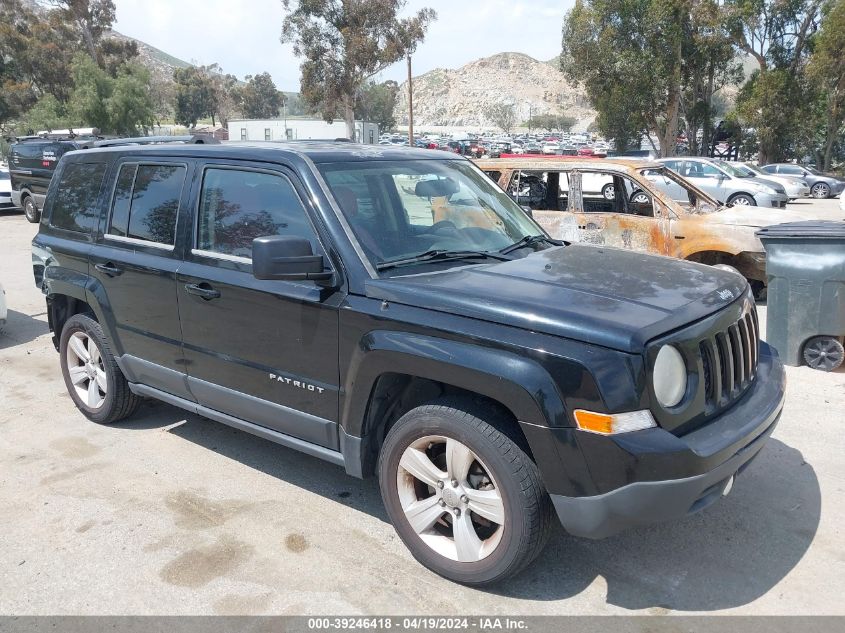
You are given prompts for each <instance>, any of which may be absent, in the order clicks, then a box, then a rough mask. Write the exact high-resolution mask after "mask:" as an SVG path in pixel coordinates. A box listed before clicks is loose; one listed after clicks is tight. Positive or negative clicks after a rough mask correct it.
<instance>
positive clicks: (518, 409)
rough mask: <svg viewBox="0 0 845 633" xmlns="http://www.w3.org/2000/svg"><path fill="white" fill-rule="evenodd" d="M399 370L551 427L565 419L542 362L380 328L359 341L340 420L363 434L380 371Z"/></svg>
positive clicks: (348, 430) (349, 429)
mask: <svg viewBox="0 0 845 633" xmlns="http://www.w3.org/2000/svg"><path fill="white" fill-rule="evenodd" d="M385 373H398V374H406V375H409V376H415V377H418V378H427V379H430V380H434V381H437V382H441V383H445V384H448V385H451V386H454V387H459V388H461V389H466V390H467V391H471V392H473V393H478V394H481V395H483V396H486V397H488V398H490V399H491V400H495V401H496V402H499V403H500V404H502V405H504V406H505V407H507V408H508V409H509V410H510V411H511V412H512V413H513V414H514V416H516V418H517V419H518V420H519V421H520V422H526V423H528V424H534V425H540V426H547V425H548V424H549V422H548V421H549V420H563V419H565V409H564V404H563V398H562V397H561V394H560V393H559V391H558V389H557V385H556V384H555V382H554V381H553V380H552V378H551V376H549V374H548V372H546V371H545V370H544V369H543V368H542V367H541V366H540V365H539V364H537V363H536V362H534V361H532V360H531V359H528V358H524V357H521V356H518V355H516V354H514V353H511V352H508V351H505V350H500V349H492V348H485V347H479V346H477V345H471V344H468V343H461V342H457V341H450V340H446V339H441V338H435V337H430V336H425V335H422V334H411V333H407V332H395V331H383V330H375V331H371V332H368V333H367V334H366V335H365V336H364V337H363V338H362V339H361V341H360V343H359V345H358V346H357V348H356V349H355V351H354V353H353V355H352V357H351V359H350V366H349V371H348V372H347V378H346V384H345V385H344V392H345V394H346V398H345V402H344V407H343V412H342V414H341V425H342V426H343V428H344V430H345V432H346V433H347V434H349V435H353V436H358V437H361V436H362V435H363V434H364V431H365V430H364V429H363V428H362V427H363V424H364V420H365V417H366V409H367V405H368V402H369V399H370V394H371V393H372V390H373V387H374V386H375V384H376V381H377V380H378V378H379V376H381V375H382V374H385Z"/></svg>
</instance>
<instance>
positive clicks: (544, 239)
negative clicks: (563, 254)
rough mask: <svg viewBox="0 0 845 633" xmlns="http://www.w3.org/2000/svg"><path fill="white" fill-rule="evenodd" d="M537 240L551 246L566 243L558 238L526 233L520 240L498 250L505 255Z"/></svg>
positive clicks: (535, 242) (536, 242)
mask: <svg viewBox="0 0 845 633" xmlns="http://www.w3.org/2000/svg"><path fill="white" fill-rule="evenodd" d="M539 242H546V243H547V244H551V245H552V246H564V245H565V244H566V242H562V241H560V240H554V239H552V238H550V237H546V236H545V235H526V236H525V237H523V238H522V239H521V240H518V241H516V242H514V243H513V244H511V245H510V246H506V247H505V248H503V249H501V250H500V251H499V252H500V253H501V254H502V255H507V254H508V253H513V252H514V251H518V250H519V249H520V248H525V247H526V246H532V245H534V244H538V243H539Z"/></svg>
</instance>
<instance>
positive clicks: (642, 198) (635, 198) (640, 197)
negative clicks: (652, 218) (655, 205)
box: [630, 191, 651, 204]
mask: <svg viewBox="0 0 845 633" xmlns="http://www.w3.org/2000/svg"><path fill="white" fill-rule="evenodd" d="M630 202H632V203H633V204H648V203H650V202H651V198H650V197H649V195H648V194H647V193H646V192H645V191H635V192H634V193H632V194H631V200H630Z"/></svg>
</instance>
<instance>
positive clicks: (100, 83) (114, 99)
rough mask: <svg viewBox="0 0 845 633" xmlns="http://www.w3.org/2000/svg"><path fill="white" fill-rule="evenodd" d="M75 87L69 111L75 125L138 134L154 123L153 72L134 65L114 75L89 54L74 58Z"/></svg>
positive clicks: (104, 131)
mask: <svg viewBox="0 0 845 633" xmlns="http://www.w3.org/2000/svg"><path fill="white" fill-rule="evenodd" d="M73 79H74V88H73V92H72V93H71V96H70V101H69V104H68V111H69V115H70V118H71V122H72V126H73V127H96V128H99V129H100V131H101V132H102V133H104V134H117V135H130V136H134V135H137V134H139V133H140V132H141V131H142V130H146V129H147V128H149V127H151V126H152V124H153V103H152V98H151V97H150V74H149V71H147V70H146V69H145V68H142V67H141V66H138V65H135V64H124V65H123V66H121V68H120V70H119V73H118V75H117V77H111V76H110V75H109V74H108V73H107V72H106V71H105V70H103V69H102V68H100V67H99V66H98V65H97V63H96V62H95V61H94V60H93V59H92V58H90V57H88V55H86V54H84V53H80V54H79V55H77V56H76V57H75V58H74V60H73Z"/></svg>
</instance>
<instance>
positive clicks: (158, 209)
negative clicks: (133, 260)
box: [108, 163, 187, 246]
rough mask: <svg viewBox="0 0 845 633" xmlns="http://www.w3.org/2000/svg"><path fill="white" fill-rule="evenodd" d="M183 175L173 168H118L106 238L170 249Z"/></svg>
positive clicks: (182, 168) (181, 167) (129, 165)
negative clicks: (122, 239)
mask: <svg viewBox="0 0 845 633" xmlns="http://www.w3.org/2000/svg"><path fill="white" fill-rule="evenodd" d="M186 171H187V170H186V167H185V166H184V165H174V164H157V165H150V164H134V163H126V164H123V165H121V167H120V171H119V172H118V175H117V182H116V183H115V191H114V197H113V200H112V214H111V221H110V223H109V230H108V234H109V235H113V236H116V237H122V238H130V239H135V240H142V241H145V242H152V243H154V244H162V245H165V246H172V245H173V243H174V239H175V235H176V214H177V212H178V209H179V199H180V198H181V195H182V187H183V185H184V183H185V173H186Z"/></svg>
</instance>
